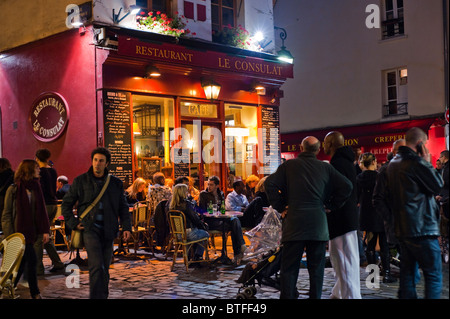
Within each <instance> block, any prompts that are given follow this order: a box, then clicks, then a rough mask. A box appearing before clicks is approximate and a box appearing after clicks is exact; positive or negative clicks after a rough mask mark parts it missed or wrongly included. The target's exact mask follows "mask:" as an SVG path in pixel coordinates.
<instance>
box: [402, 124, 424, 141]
mask: <svg viewBox="0 0 450 319" xmlns="http://www.w3.org/2000/svg"><path fill="white" fill-rule="evenodd" d="M423 139H425V140H426V139H428V136H427V134H426V133H425V132H424V131H423V130H422V129H421V128H418V127H412V128H410V129H409V130H408V131H407V132H406V134H405V140H406V143H407V144H411V145H414V144H416V143H417V142H418V141H420V140H423Z"/></svg>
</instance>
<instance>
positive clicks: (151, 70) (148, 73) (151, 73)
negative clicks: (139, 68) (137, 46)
mask: <svg viewBox="0 0 450 319" xmlns="http://www.w3.org/2000/svg"><path fill="white" fill-rule="evenodd" d="M158 76H161V72H160V71H159V69H158V68H157V67H156V66H154V65H149V66H147V67H146V68H145V76H144V78H146V79H149V78H155V77H158Z"/></svg>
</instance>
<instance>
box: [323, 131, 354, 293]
mask: <svg viewBox="0 0 450 319" xmlns="http://www.w3.org/2000/svg"><path fill="white" fill-rule="evenodd" d="M344 142H345V140H344V136H343V135H342V134H341V133H340V132H337V131H333V132H330V133H328V134H327V136H325V141H324V152H325V154H327V155H329V156H331V160H330V164H331V165H332V166H333V167H334V168H335V169H336V170H338V171H339V172H340V173H341V174H343V175H344V176H345V177H347V178H348V179H349V180H350V182H351V183H352V186H353V191H352V193H351V196H350V198H349V199H348V201H347V202H346V203H345V204H344V206H342V207H340V208H339V209H334V210H332V211H331V212H330V213H328V214H327V218H328V229H329V232H330V244H329V247H328V248H329V252H330V261H331V264H332V266H333V269H334V271H335V273H336V284H335V285H334V287H333V289H332V290H331V298H335V299H361V287H360V276H359V260H360V259H359V246H358V233H357V231H358V228H359V216H358V209H357V201H358V199H357V193H356V169H355V166H354V164H353V161H354V159H355V153H354V152H353V150H352V148H351V147H350V146H345V143H344Z"/></svg>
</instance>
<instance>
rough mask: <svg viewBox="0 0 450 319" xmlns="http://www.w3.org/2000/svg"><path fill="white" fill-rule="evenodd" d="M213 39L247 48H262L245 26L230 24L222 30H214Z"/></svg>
mask: <svg viewBox="0 0 450 319" xmlns="http://www.w3.org/2000/svg"><path fill="white" fill-rule="evenodd" d="M212 36H213V41H214V42H217V43H221V44H225V45H230V46H234V47H238V48H241V49H247V50H260V49H261V47H260V46H259V45H258V44H257V43H256V41H254V40H253V39H252V37H251V36H250V33H249V32H248V31H247V30H245V28H244V27H242V26H241V25H238V26H237V27H232V26H231V25H228V26H226V27H223V28H222V30H220V31H215V32H214V31H213V34H212Z"/></svg>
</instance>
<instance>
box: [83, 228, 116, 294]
mask: <svg viewBox="0 0 450 319" xmlns="http://www.w3.org/2000/svg"><path fill="white" fill-rule="evenodd" d="M83 239H84V245H85V247H86V252H87V257H88V265H89V298H91V299H107V298H108V294H109V289H108V285H109V265H110V264H111V259H112V256H113V240H107V239H105V236H104V232H103V229H100V228H97V227H92V229H91V230H89V231H86V230H85V231H84V232H83Z"/></svg>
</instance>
